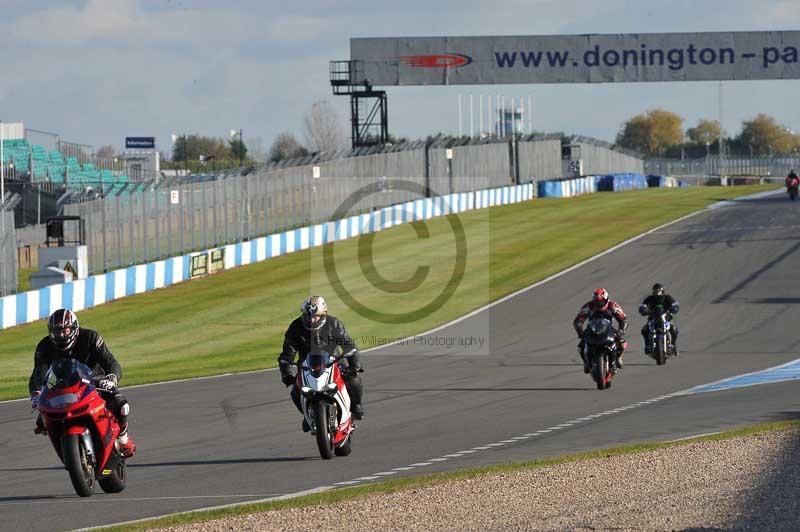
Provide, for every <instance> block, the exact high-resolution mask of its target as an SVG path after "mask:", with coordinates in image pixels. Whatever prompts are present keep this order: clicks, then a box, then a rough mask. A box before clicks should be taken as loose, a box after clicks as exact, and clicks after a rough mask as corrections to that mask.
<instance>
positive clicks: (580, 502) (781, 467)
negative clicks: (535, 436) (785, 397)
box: [166, 427, 800, 532]
mask: <svg viewBox="0 0 800 532" xmlns="http://www.w3.org/2000/svg"><path fill="white" fill-rule="evenodd" d="M799 500H800V428H798V427H794V428H790V429H787V430H781V431H775V432H768V433H761V434H755V435H751V436H746V437H738V438H734V439H727V440H720V441H702V442H695V443H689V444H686V445H680V446H673V447H668V448H663V449H658V450H650V451H642V452H638V453H635V454H628V455H621V456H609V457H604V458H594V459H591V460H582V461H578V462H567V463H562V464H559V465H552V466H547V467H539V468H533V469H526V470H520V471H516V472H510V473H502V474H490V475H486V476H483V477H479V478H472V479H461V480H453V481H447V482H441V483H437V484H434V485H431V486H428V487H416V488H409V489H406V490H403V491H398V492H395V493H390V494H382V495H380V494H377V495H371V496H368V497H364V498H360V499H353V500H349V501H346V502H340V503H337V504H336V505H330V506H311V507H305V508H296V509H283V510H275V511H268V512H264V513H259V514H252V515H247V516H241V517H235V518H227V519H220V520H215V521H209V522H206V523H193V524H188V525H182V526H179V527H173V528H169V529H166V530H170V531H175V532H177V531H181V532H182V531H189V530H192V531H198V530H199V531H239V530H253V531H255V530H258V531H267V530H281V531H295V530H297V531H300V530H336V531H347V532H351V531H361V530H364V531H373V530H381V531H384V530H403V531H416V530H425V531H428V530H435V531H437V532H441V531H450V530H453V531H467V530H470V531H471V530H474V531H479V530H481V531H482V530H614V531H620V530H630V531H641V530H659V531H662V530H664V531H666V530H694V531H701V530H702V531H709V530H752V531H778V530H800V502H798V501H799Z"/></svg>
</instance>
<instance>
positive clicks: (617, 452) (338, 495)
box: [100, 420, 800, 532]
mask: <svg viewBox="0 0 800 532" xmlns="http://www.w3.org/2000/svg"><path fill="white" fill-rule="evenodd" d="M795 427H800V420H789V421H778V422H773V423H763V424H759V425H748V426H743V427H739V428H736V429H733V430H729V431H725V432H720V433H718V434H711V435H708V436H698V437H696V438H689V439H683V440H678V441H665V442H654V443H637V444H632V445H623V446H618V447H610V448H606V449H598V450H594V451H587V452H581V453H575V454H569V455H565V456H559V457H555V458H546V459H542V460H531V461H527V462H513V463H507V464H500V465H492V466H485V467H479V468H473V469H463V470H459V471H453V472H448V473H434V474H429V475H424V476H418V477H411V478H400V479H393V480H386V481H382V482H377V483H374V484H367V485H363V486H358V487H353V488H340V489H335V490H330V491H325V492H321V493H315V494H311V495H304V496H301V497H296V498H293V499H286V500H282V501H270V502H263V503H255V504H243V505H241V506H233V507H228V508H220V509H216V510H198V511H194V512H190V513H182V514H176V515H172V516H168V517H160V518H159V517H157V518H153V519H150V520H147V521H143V522H140V523H132V524H129V525H119V526H109V527H103V528H101V529H100V530H103V531H104V532H133V531H137V530H151V529H154V528H166V527H171V526H179V525H185V524H190V523H198V522H203V521H210V520H212V519H221V518H230V517H236V516H240V515H246V514H254V513H260V512H267V511H274V510H281V509H284V508H303V507H309V506H317V505H321V504H325V505H329V504H336V503H339V502H342V501H346V500H351V499H357V498H361V497H367V496H371V495H379V494H385V493H394V492H398V491H402V490H407V489H412V488H421V487H427V486H433V485H437V484H442V483H445V482H451V481H454V480H462V479H476V478H477V479H480V478H481V477H486V476H489V475H495V474H501V473H513V472H516V471H523V470H529V469H537V468H542V467H548V466H554V465H558V464H563V463H567V462H580V461H585V460H592V459H596V458H610V457H612V456H624V455H629V454H634V453H642V452H648V451H654V450H658V449H666V448H669V447H678V446H683V445H690V444H692V443H697V442H701V441H722V440H729V439H731V438H739V437H743V436H752V435H756V434H764V433H767V432H774V431H781V430H789V429H792V428H795Z"/></svg>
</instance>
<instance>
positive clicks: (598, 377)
mask: <svg viewBox="0 0 800 532" xmlns="http://www.w3.org/2000/svg"><path fill="white" fill-rule="evenodd" d="M606 374H608V357H607V356H605V355H601V356H598V357H595V359H594V365H593V367H592V377H594V382H595V383H597V389H598V390H605V389H606V388H607V386H606Z"/></svg>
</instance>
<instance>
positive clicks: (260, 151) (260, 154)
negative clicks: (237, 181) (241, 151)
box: [247, 137, 267, 163]
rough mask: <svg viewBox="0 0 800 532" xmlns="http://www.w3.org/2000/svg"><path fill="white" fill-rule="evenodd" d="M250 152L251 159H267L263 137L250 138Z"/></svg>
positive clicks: (261, 161)
mask: <svg viewBox="0 0 800 532" xmlns="http://www.w3.org/2000/svg"><path fill="white" fill-rule="evenodd" d="M247 147H248V154H249V155H250V159H251V160H253V161H256V162H260V163H263V162H264V161H266V160H267V152H266V150H265V149H264V139H263V138H261V137H252V138H250V139H248V145H247Z"/></svg>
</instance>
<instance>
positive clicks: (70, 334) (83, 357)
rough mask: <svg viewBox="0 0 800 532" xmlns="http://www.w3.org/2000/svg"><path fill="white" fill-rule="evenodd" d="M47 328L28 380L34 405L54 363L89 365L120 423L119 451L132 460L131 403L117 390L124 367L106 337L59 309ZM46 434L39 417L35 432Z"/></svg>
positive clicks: (66, 311) (54, 313)
mask: <svg viewBox="0 0 800 532" xmlns="http://www.w3.org/2000/svg"><path fill="white" fill-rule="evenodd" d="M47 328H48V332H49V334H48V335H47V336H45V337H44V338H42V339H41V341H40V342H39V344H38V345H37V346H36V353H35V354H34V355H33V371H32V372H31V377H30V380H29V381H28V390H29V392H30V394H31V406H33V407H34V408H35V407H36V404H37V403H38V400H39V395H40V394H41V389H42V386H43V385H44V384H45V377H46V376H47V370H48V369H49V368H50V364H52V363H53V362H54V361H55V360H58V359H64V358H74V359H76V360H78V361H80V362H82V363H84V364H86V365H87V366H89V368H90V369H91V370H92V373H93V375H95V376H96V379H97V381H98V382H97V383H96V388H97V389H98V390H100V391H101V392H102V394H101V395H102V397H103V399H105V401H106V405H107V406H108V408H109V410H111V412H112V413H113V414H114V417H116V418H117V421H118V422H119V426H120V434H119V437H118V440H119V444H120V450H121V451H122V453H123V454H124V455H125V456H126V457H128V458H130V457H131V456H133V455H134V453H135V452H136V444H135V443H134V442H133V438H131V437H130V436H129V435H128V413H129V412H130V404H129V403H128V400H127V399H126V398H125V396H123V395H122V394H121V393H120V392H119V389H118V388H117V385H118V383H119V380H120V379H121V378H122V366H120V364H119V362H117V359H116V358H114V355H113V354H112V353H111V350H110V349H109V348H108V345H106V343H105V341H104V340H103V337H102V336H100V334H98V333H97V332H96V331H93V330H92V329H87V328H85V327H80V326H79V324H78V317H77V316H75V313H74V312H72V311H71V310H69V309H58V310H56V311H55V312H53V314H51V315H50V318H49V319H48V321H47ZM44 431H45V428H44V423H43V421H42V417H41V415H40V416H39V417H38V418H37V419H36V428H35V429H34V432H36V433H37V434H40V433H43V432H44Z"/></svg>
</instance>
